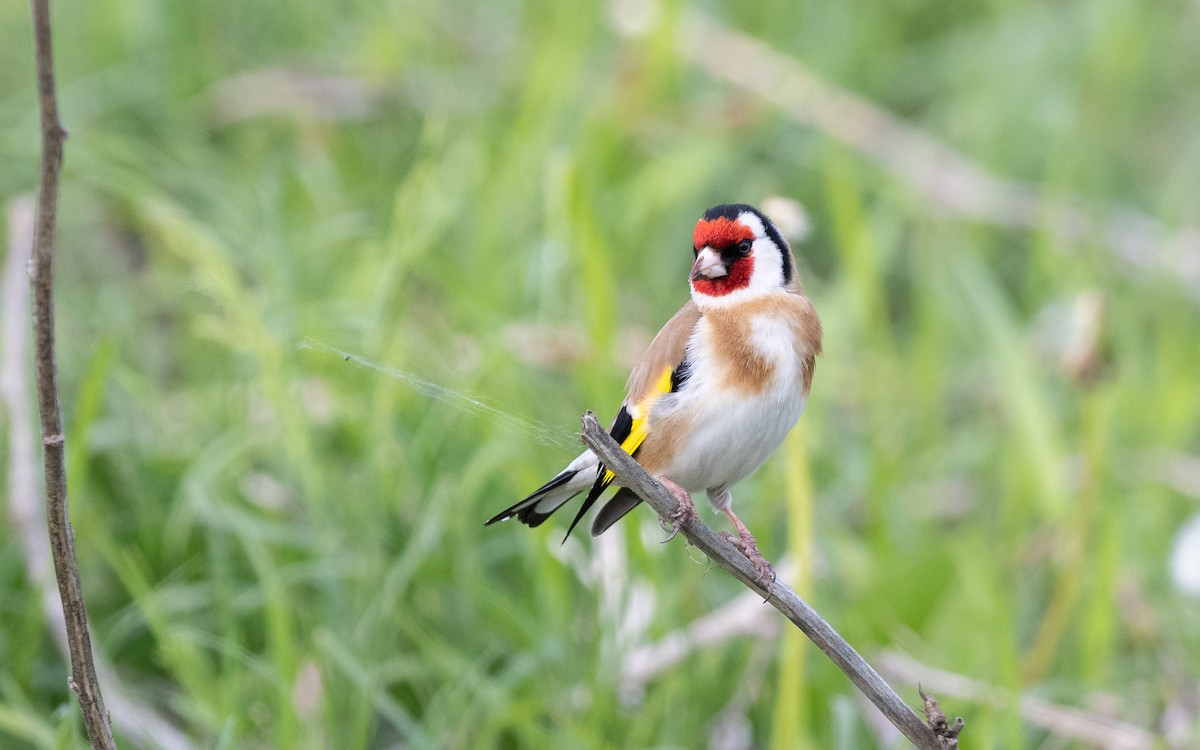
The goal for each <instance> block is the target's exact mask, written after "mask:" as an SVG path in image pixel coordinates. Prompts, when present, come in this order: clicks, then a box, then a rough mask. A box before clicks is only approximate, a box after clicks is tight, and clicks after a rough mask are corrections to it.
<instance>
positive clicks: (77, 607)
mask: <svg viewBox="0 0 1200 750" xmlns="http://www.w3.org/2000/svg"><path fill="white" fill-rule="evenodd" d="M30 5H31V10H32V15H33V42H34V57H35V64H36V69H37V89H38V105H39V109H40V120H41V126H42V160H41V168H40V171H39V175H38V191H37V214H36V218H35V220H34V235H33V263H32V265H31V268H30V285H31V287H32V289H33V344H34V361H35V371H36V373H37V391H38V412H39V413H40V415H41V418H42V457H43V464H44V469H45V478H46V521H47V525H48V526H49V530H50V550H51V553H52V556H53V558H54V575H55V578H57V579H58V593H59V596H60V598H61V599H62V605H63V615H64V616H65V617H66V624H67V643H68V645H69V646H70V650H71V678H70V680H69V683H70V685H71V689H72V690H74V691H75V694H76V695H77V696H78V697H79V706H80V708H81V709H82V711H83V722H84V725H85V726H86V727H87V733H88V738H89V739H90V740H91V742H92V747H93V748H97V749H100V748H105V749H107V748H114V749H115V748H116V743H115V742H113V736H112V728H111V727H110V726H109V721H108V712H107V711H106V710H105V709H104V697H103V696H102V695H101V693H100V681H99V679H97V677H96V665H95V662H94V661H93V660H92V641H91V637H90V636H89V634H88V623H87V609H86V608H85V606H84V601H83V585H82V583H81V582H80V580H79V564H78V562H77V561H76V559H75V538H74V532H73V531H72V530H71V517H70V514H69V512H68V509H67V470H66V465H65V457H66V445H65V444H64V443H65V441H64V439H63V426H62V414H61V412H60V411H59V408H58V378H57V373H56V369H57V366H56V361H55V353H54V254H55V245H56V237H55V234H56V228H57V214H58V182H59V173H60V171H61V170H62V157H63V139H64V138H65V137H66V131H64V130H63V127H62V124H61V123H60V122H59V119H58V97H57V95H56V94H55V92H54V55H53V52H52V48H51V45H50V2H49V0H31V3H30Z"/></svg>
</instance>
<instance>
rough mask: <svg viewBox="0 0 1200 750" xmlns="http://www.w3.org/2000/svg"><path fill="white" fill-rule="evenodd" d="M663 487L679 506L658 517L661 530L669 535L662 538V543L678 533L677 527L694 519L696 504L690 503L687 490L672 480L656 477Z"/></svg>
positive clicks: (690, 499)
mask: <svg viewBox="0 0 1200 750" xmlns="http://www.w3.org/2000/svg"><path fill="white" fill-rule="evenodd" d="M656 479H658V481H659V482H660V483H662V486H663V487H666V488H667V491H668V492H670V493H671V496H672V497H674V498H675V501H676V502H677V503H679V506H678V507H677V508H675V512H673V513H671V515H670V516H668V517H667V518H659V519H658V521H659V523H661V524H662V527H663V531H670V532H671V536H669V537H667V538H666V539H664V540H663V544H666V543H667V542H669V541H671V540H672V539H674V538H675V535H676V534H678V533H679V529H680V528H681V527H682V526H683V525H684V524H685V523H691V522H692V521H695V520H696V506H695V505H693V504H692V498H691V496H689V495H688V493H687V490H685V489H684V488H682V487H680V486H679V485H677V484H675V483H674V482H672V481H671V480H670V479H667V478H666V477H656Z"/></svg>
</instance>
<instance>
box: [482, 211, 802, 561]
mask: <svg viewBox="0 0 1200 750" xmlns="http://www.w3.org/2000/svg"><path fill="white" fill-rule="evenodd" d="M692 252H693V254H694V256H695V261H694V263H693V264H692V270H691V275H690V285H691V300H690V301H689V302H688V303H687V304H685V305H684V306H683V308H682V309H681V310H680V311H679V312H677V313H675V315H674V317H672V318H671V319H670V320H669V321H667V324H666V325H665V326H663V328H662V330H661V331H659V332H658V335H657V336H655V337H654V340H653V341H652V342H651V344H650V347H649V349H647V350H646V353H645V354H644V355H642V358H641V360H640V361H639V362H638V363H637V365H636V366H635V367H634V368H633V373H632V374H631V375H630V376H629V383H628V384H627V386H626V390H627V395H626V397H625V401H624V403H623V404H622V405H621V409H620V411H619V412H617V418H616V419H615V420H614V421H613V424H612V427H611V428H610V434H611V435H612V437H613V438H614V439H615V440H616V441H617V442H618V443H620V444H621V447H622V448H623V449H624V450H625V451H626V452H627V453H629V454H631V455H632V456H633V457H634V458H635V459H637V461H638V463H640V464H641V465H642V466H643V467H644V468H645V469H646V471H647V472H649V473H650V474H651V475H652V476H657V477H658V478H659V479H660V480H661V481H663V482H664V484H666V486H667V487H668V488H669V489H670V490H671V491H672V493H674V494H675V495H676V497H677V498H678V499H679V500H680V504H681V507H682V510H681V512H680V514H679V517H677V518H673V519H671V520H672V521H673V525H674V526H675V528H676V529H678V527H679V524H680V523H681V522H682V521H683V519H684V518H686V517H689V516H691V515H694V513H695V510H694V507H693V506H692V504H691V501H690V500H689V498H688V495H687V493H694V492H699V491H700V490H704V491H705V492H706V493H707V494H708V500H709V502H710V503H712V505H713V507H714V508H715V509H717V510H719V511H722V512H723V513H724V514H725V515H726V516H728V517H729V520H730V521H731V522H732V523H733V525H734V527H735V528H736V529H737V532H738V536H737V537H736V538H735V537H733V536H732V535H729V534H726V536H727V537H728V538H729V539H730V540H731V541H733V542H734V544H735V545H737V547H738V548H739V549H740V550H741V551H742V552H743V553H744V554H745V555H746V557H747V558H749V559H750V561H751V563H753V564H754V567H755V569H756V571H758V572H759V574H760V575H768V574H769V575H771V577H773V572H772V571H771V567H770V565H769V564H767V562H766V560H765V559H763V557H762V553H761V552H760V551H759V549H758V544H757V542H755V540H754V537H753V535H751V533H750V531H749V530H748V529H747V528H746V526H745V524H743V523H742V521H741V520H740V519H739V518H738V517H737V515H735V514H734V512H733V509H732V507H731V503H732V501H733V497H732V495H730V492H729V490H730V488H731V487H733V485H735V484H737V483H738V482H739V481H741V480H742V479H744V478H745V477H747V476H749V475H750V474H751V473H752V472H753V471H754V470H755V469H757V468H758V467H759V465H760V464H762V462H763V461H765V460H766V459H767V458H768V457H769V456H770V455H771V454H772V453H774V452H775V449H776V448H778V447H779V445H780V443H782V442H783V438H784V436H785V435H787V433H788V431H789V430H791V428H792V427H793V426H794V425H795V424H796V421H797V420H798V419H800V414H801V412H803V411H804V404H805V402H806V400H807V398H808V392H809V388H810V387H811V385H812V377H813V366H814V363H815V360H816V357H817V355H818V354H820V353H821V323H820V321H819V320H818V319H817V314H816V312H815V311H814V310H813V306H812V303H811V302H810V301H809V299H808V297H806V296H804V292H803V290H802V288H801V285H800V281H799V279H798V278H797V277H796V263H795V259H794V258H793V256H792V251H791V249H790V248H789V247H788V245H787V243H786V242H785V241H784V239H783V237H782V235H780V233H779V230H777V229H776V228H775V226H774V225H773V224H772V223H771V221H770V219H768V218H767V217H766V216H764V215H763V214H762V213H760V212H759V211H758V210H757V209H755V208H752V207H751V206H746V205H720V206H716V207H714V208H711V209H709V210H708V211H706V212H705V213H704V217H703V218H702V219H700V221H698V222H697V223H696V229H695V232H694V233H693V238H692ZM612 480H613V475H612V473H611V472H609V471H607V470H606V469H605V468H604V466H602V465H601V464H600V462H599V460H598V459H597V458H596V456H595V455H594V454H593V453H592V452H591V451H590V450H585V451H584V452H583V453H581V454H580V455H579V457H578V458H576V459H575V460H574V461H572V462H571V463H570V465H568V466H567V467H566V468H565V469H563V470H562V471H561V472H559V473H558V475H556V476H555V477H554V478H553V479H551V480H550V481H549V482H547V483H546V484H544V485H542V486H541V487H539V488H538V489H537V490H535V491H534V492H533V494H531V495H529V497H527V498H525V499H524V500H522V501H521V502H519V503H517V504H516V505H513V506H512V507H510V508H507V509H506V510H504V511H502V512H501V513H499V514H497V515H496V516H495V517H493V518H492V519H490V520H489V521H488V522H487V524H489V525H490V524H493V523H496V522H497V521H504V520H507V519H509V518H512V517H514V516H516V518H517V519H518V520H519V521H521V522H522V523H525V524H528V525H529V526H537V525H539V524H541V523H542V522H543V521H545V520H546V519H547V518H548V517H549V516H550V514H552V513H553V512H554V511H556V510H558V509H559V508H561V507H562V506H563V505H564V504H565V503H566V502H567V501H568V500H570V499H571V498H573V497H574V496H575V495H577V494H579V493H580V492H583V491H584V490H589V491H588V493H587V496H586V497H585V499H584V501H583V505H582V506H581V507H580V508H579V512H578V513H576V514H575V519H574V520H573V521H572V522H571V526H570V528H568V530H567V536H570V534H571V531H572V530H574V528H575V526H576V524H578V523H579V521H580V519H581V518H583V516H584V514H585V513H587V511H588V510H589V509H590V508H591V507H592V505H593V504H594V503H595V502H596V499H597V498H598V497H599V496H600V495H601V494H602V493H603V492H604V490H605V489H606V488H607V487H608V486H609V484H611V483H612ZM589 488H590V489H589ZM640 502H641V499H640V498H639V497H638V496H637V495H635V494H634V493H633V492H632V491H631V490H628V489H626V488H621V489H619V490H618V491H617V492H616V494H615V495H613V497H612V498H611V499H609V500H608V502H607V503H606V504H605V505H604V506H603V507H602V508H601V509H600V512H599V513H597V514H596V518H595V520H594V521H593V523H592V535H593V536H596V535H599V534H601V533H602V532H604V531H605V530H606V529H608V528H609V527H610V526H612V525H613V524H614V523H616V522H617V520H619V519H620V518H621V517H622V516H624V515H625V514H626V513H628V512H629V511H631V510H633V508H634V507H636V506H637V505H638V503H640Z"/></svg>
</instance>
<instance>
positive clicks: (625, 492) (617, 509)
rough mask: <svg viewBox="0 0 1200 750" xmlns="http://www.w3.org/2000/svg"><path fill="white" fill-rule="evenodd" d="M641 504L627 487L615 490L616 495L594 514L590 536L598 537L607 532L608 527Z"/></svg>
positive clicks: (635, 494) (640, 500) (639, 499)
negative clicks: (594, 518)
mask: <svg viewBox="0 0 1200 750" xmlns="http://www.w3.org/2000/svg"><path fill="white" fill-rule="evenodd" d="M641 502H642V499H641V498H640V497H638V496H637V493H636V492H634V491H633V490H631V489H629V488H628V487H622V488H621V489H619V490H617V494H615V495H613V496H612V498H610V499H609V501H608V502H607V503H605V504H604V507H603V508H601V509H600V512H598V513H597V514H596V520H594V521H593V522H592V536H600V535H601V534H603V533H604V532H605V531H608V528H609V527H610V526H612V525H613V524H614V523H616V522H617V521H620V520H621V519H622V518H624V517H625V514H626V513H628V512H629V511H631V510H633V509H634V508H636V507H637V506H638V505H640V504H641Z"/></svg>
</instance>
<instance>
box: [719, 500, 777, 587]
mask: <svg viewBox="0 0 1200 750" xmlns="http://www.w3.org/2000/svg"><path fill="white" fill-rule="evenodd" d="M721 510H722V511H723V512H724V513H725V515H726V516H728V517H729V520H730V521H732V522H733V525H734V527H735V528H736V529H737V530H738V535H737V536H736V537H735V536H734V535H733V534H730V533H729V532H728V531H722V532H721V536H723V537H725V538H726V539H728V540H729V541H730V542H731V543H732V544H733V546H734V547H737V548H738V550H740V551H741V553H742V554H743V555H745V556H746V559H747V560H749V561H750V565H751V567H753V568H754V572H755V573H757V574H758V580H759V581H763V582H765V583H766V585H767V597H768V598H770V594H771V584H772V583H775V568H773V567H771V563H769V562H767V559H766V558H765V557H763V554H762V552H761V551H759V549H758V542H756V541H755V540H754V535H753V534H751V533H750V529H747V528H746V524H744V523H742V519H740V518H738V517H737V516H736V515H735V514H734V512H733V509H732V508H730V507H729V506H728V505H726V506H725V507H724V508H722V509H721Z"/></svg>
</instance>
